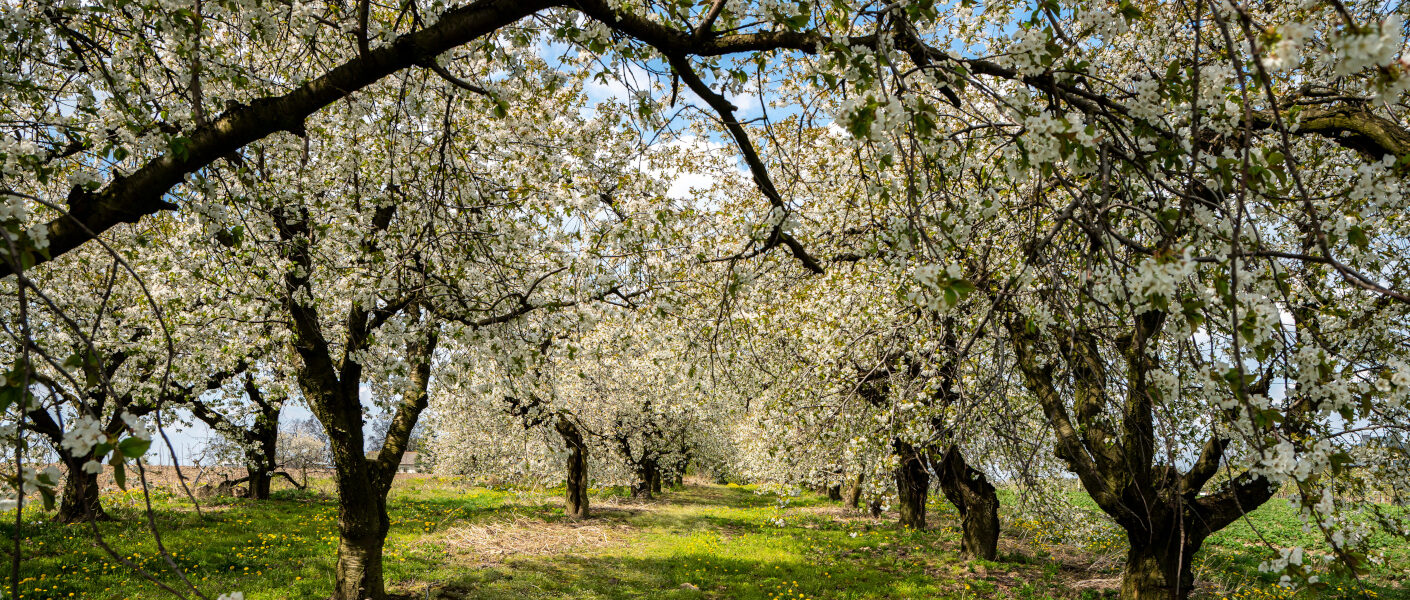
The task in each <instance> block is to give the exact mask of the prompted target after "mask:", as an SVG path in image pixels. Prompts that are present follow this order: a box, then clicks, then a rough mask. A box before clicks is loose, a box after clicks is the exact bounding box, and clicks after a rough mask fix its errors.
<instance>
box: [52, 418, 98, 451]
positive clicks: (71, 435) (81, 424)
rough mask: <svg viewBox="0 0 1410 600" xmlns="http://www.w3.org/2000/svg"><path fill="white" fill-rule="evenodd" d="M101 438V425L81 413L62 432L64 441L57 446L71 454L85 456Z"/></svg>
mask: <svg viewBox="0 0 1410 600" xmlns="http://www.w3.org/2000/svg"><path fill="white" fill-rule="evenodd" d="M103 438H104V434H103V426H102V425H101V424H99V423H98V420H97V419H94V418H93V417H91V416H89V415H87V414H81V415H79V416H78V418H76V419H74V420H73V423H72V425H71V426H70V427H69V430H68V431H65V432H64V441H63V442H61V443H60V444H59V446H60V447H62V448H63V449H64V450H66V451H68V453H69V454H70V455H72V456H87V455H88V453H89V452H91V451H92V450H93V447H94V446H97V445H98V442H100V441H102V439H103Z"/></svg>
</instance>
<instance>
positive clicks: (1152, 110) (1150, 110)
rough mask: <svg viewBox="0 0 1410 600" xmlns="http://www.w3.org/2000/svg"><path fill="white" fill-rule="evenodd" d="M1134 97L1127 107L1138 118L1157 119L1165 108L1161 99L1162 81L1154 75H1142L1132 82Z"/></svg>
mask: <svg viewBox="0 0 1410 600" xmlns="http://www.w3.org/2000/svg"><path fill="white" fill-rule="evenodd" d="M1131 94H1132V96H1133V97H1132V99H1131V102H1130V103H1129V104H1127V106H1126V109H1127V110H1129V111H1131V116H1133V117H1136V118H1138V119H1147V120H1150V119H1156V118H1158V117H1160V115H1161V114H1162V113H1164V111H1165V109H1164V107H1163V106H1162V105H1161V100H1160V82H1159V81H1156V79H1155V78H1154V77H1142V78H1140V79H1136V80H1134V81H1132V82H1131Z"/></svg>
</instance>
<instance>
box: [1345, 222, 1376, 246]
mask: <svg viewBox="0 0 1410 600" xmlns="http://www.w3.org/2000/svg"><path fill="white" fill-rule="evenodd" d="M1346 240H1347V241H1349V242H1351V243H1352V245H1354V246H1356V247H1357V248H1360V249H1362V250H1365V249H1366V247H1367V246H1370V245H1371V240H1370V238H1368V237H1366V230H1364V229H1362V228H1361V226H1359V225H1352V226H1351V229H1348V230H1347V231H1346Z"/></svg>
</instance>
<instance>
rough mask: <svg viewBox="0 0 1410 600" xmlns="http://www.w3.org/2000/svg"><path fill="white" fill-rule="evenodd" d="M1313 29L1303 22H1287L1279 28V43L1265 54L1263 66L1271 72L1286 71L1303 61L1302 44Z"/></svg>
mask: <svg viewBox="0 0 1410 600" xmlns="http://www.w3.org/2000/svg"><path fill="white" fill-rule="evenodd" d="M1309 33H1311V29H1310V28H1308V27H1307V26H1306V25H1303V24H1302V23H1285V24H1284V25H1283V26H1282V27H1279V28H1278V43H1277V44H1275V45H1274V46H1273V48H1272V49H1271V50H1270V51H1268V52H1267V53H1265V54H1264V55H1263V68H1264V69H1267V70H1269V71H1271V72H1274V73H1276V72H1279V71H1286V70H1288V69H1291V68H1293V67H1296V66H1297V65H1298V63H1301V62H1302V45H1303V44H1304V43H1305V42H1306V41H1307V35H1308V34H1309Z"/></svg>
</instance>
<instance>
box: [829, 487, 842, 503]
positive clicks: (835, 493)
mask: <svg viewBox="0 0 1410 600" xmlns="http://www.w3.org/2000/svg"><path fill="white" fill-rule="evenodd" d="M827 499H828V500H832V501H834V502H838V501H841V500H842V484H840V483H838V484H834V485H829V486H827Z"/></svg>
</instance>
